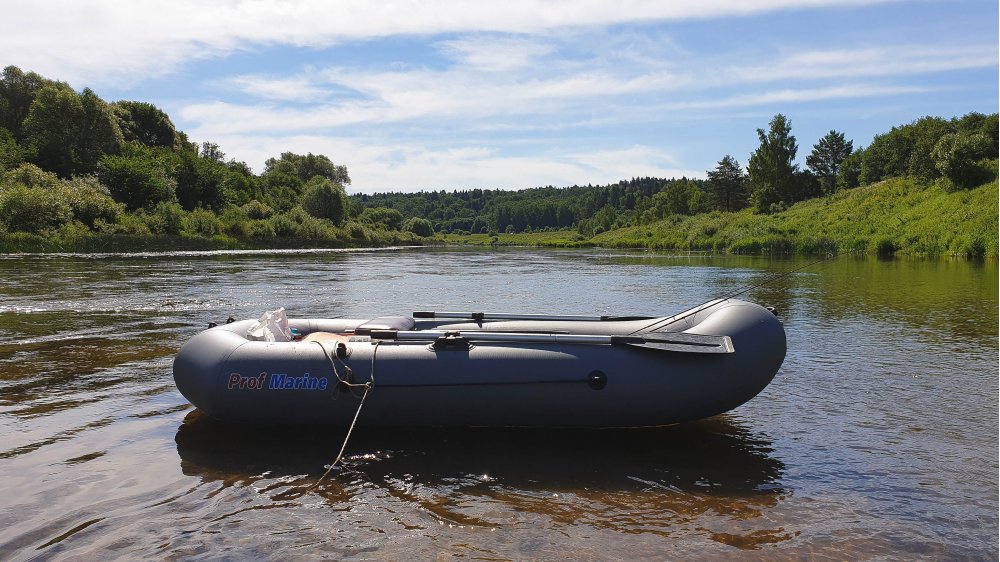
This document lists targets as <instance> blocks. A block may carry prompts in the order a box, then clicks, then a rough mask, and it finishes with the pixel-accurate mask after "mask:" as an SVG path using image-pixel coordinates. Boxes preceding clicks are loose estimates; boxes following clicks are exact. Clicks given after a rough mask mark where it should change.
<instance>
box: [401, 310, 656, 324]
mask: <svg viewBox="0 0 1000 562" xmlns="http://www.w3.org/2000/svg"><path fill="white" fill-rule="evenodd" d="M413 317H414V318H419V319H427V318H430V319H449V320H452V319H454V320H477V321H482V320H549V321H559V320H568V321H576V322H607V321H609V320H652V319H653V318H655V316H586V315H576V314H562V315H559V314H508V313H505V312H434V311H429V310H424V311H417V312H414V313H413Z"/></svg>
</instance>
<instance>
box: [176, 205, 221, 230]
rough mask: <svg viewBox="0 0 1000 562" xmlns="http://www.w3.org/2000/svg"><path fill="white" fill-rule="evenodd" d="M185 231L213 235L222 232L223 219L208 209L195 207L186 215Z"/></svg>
mask: <svg viewBox="0 0 1000 562" xmlns="http://www.w3.org/2000/svg"><path fill="white" fill-rule="evenodd" d="M184 232H186V233H188V234H192V235H195V236H205V237H212V236H215V235H217V234H221V233H222V221H221V220H219V217H217V216H216V215H215V213H213V212H212V211H209V210H208V209H195V210H193V211H191V212H190V213H188V214H187V216H186V217H184Z"/></svg>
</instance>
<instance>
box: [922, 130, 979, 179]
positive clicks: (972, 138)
mask: <svg viewBox="0 0 1000 562" xmlns="http://www.w3.org/2000/svg"><path fill="white" fill-rule="evenodd" d="M991 149H992V145H991V143H990V140H989V138H987V137H986V135H984V134H982V133H951V134H947V135H944V136H943V137H941V139H940V140H939V141H938V143H937V144H936V145H935V146H934V150H933V151H932V156H933V158H934V162H935V166H937V169H938V171H940V172H941V175H943V176H944V177H945V178H947V179H948V180H949V181H950V182H951V183H952V184H953V185H954V186H955V187H958V188H967V187H972V186H974V185H977V184H979V183H981V182H983V181H986V180H987V178H988V175H990V174H991V172H987V171H985V170H984V169H983V167H982V166H980V165H979V161H980V160H982V159H984V158H987V157H989V156H990V152H991Z"/></svg>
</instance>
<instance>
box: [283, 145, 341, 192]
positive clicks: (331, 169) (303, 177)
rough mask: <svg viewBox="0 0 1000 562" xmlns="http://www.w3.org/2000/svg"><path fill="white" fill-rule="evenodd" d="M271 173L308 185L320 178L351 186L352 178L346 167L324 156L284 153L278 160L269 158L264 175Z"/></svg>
mask: <svg viewBox="0 0 1000 562" xmlns="http://www.w3.org/2000/svg"><path fill="white" fill-rule="evenodd" d="M271 173H281V174H292V175H294V176H295V177H297V178H298V180H299V183H306V182H308V181H309V180H311V179H312V178H314V177H316V176H320V177H323V178H326V179H328V180H330V181H331V182H333V183H337V184H340V185H342V186H343V185H350V184H351V178H350V176H348V175H347V167H346V166H338V165H336V164H334V163H333V161H331V160H330V159H329V158H328V157H326V156H323V155H322V154H316V155H314V154H312V153H309V154H306V155H305V156H302V155H301V154H294V153H292V152H283V153H282V154H281V157H280V158H278V159H275V158H268V159H267V160H266V161H265V162H264V175H265V176H267V175H269V174H271Z"/></svg>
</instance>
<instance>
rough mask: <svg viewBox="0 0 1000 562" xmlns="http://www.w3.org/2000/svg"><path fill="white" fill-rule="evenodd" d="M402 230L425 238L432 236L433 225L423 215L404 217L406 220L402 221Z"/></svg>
mask: <svg viewBox="0 0 1000 562" xmlns="http://www.w3.org/2000/svg"><path fill="white" fill-rule="evenodd" d="M403 230H406V231H407V232H412V233H414V234H416V235H417V236H423V237H425V238H426V237H428V236H434V225H432V224H431V221H429V220H427V219H425V218H423V217H410V218H408V219H406V222H404V223H403Z"/></svg>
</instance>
